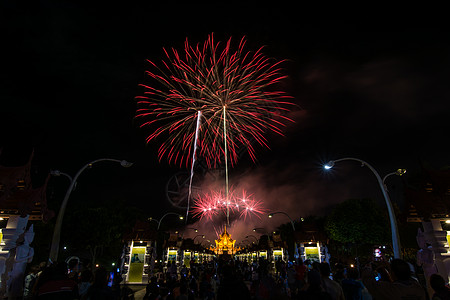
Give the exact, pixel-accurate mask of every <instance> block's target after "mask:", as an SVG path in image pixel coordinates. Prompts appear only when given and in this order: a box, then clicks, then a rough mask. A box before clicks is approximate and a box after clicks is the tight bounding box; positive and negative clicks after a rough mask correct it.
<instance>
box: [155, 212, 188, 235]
mask: <svg viewBox="0 0 450 300" xmlns="http://www.w3.org/2000/svg"><path fill="white" fill-rule="evenodd" d="M169 215H176V216H178V217H179V219H180V220H183V219H184V217H183V216H182V215H180V214H179V213H175V212H168V213H166V214H165V215H163V216H162V217H161V219H159V220H158V219H153V218H152V217H150V218H148V220H149V221H155V222H156V223H158V227H157V228H156V230H158V231H159V227H161V222H162V220H163V219H164V218H165V217H167V216H169Z"/></svg>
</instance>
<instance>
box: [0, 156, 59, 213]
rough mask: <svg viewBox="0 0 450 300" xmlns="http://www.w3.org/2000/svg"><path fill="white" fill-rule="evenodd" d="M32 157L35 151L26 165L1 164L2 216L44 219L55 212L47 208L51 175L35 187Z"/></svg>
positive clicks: (0, 198)
mask: <svg viewBox="0 0 450 300" xmlns="http://www.w3.org/2000/svg"><path fill="white" fill-rule="evenodd" d="M0 154H1V152H0ZM32 159H33V152H32V153H31V155H30V157H29V159H28V161H27V163H26V164H24V165H21V166H14V167H9V166H3V165H0V217H9V216H10V215H21V216H25V215H29V216H30V220H33V219H34V220H36V219H38V220H44V221H47V220H49V219H50V218H52V217H53V215H54V213H53V212H52V211H50V210H48V208H47V197H46V191H47V182H48V180H49V178H50V175H48V176H47V179H46V180H45V183H44V184H43V185H42V186H40V187H37V188H34V187H33V185H32V182H31V176H30V170H31V161H32Z"/></svg>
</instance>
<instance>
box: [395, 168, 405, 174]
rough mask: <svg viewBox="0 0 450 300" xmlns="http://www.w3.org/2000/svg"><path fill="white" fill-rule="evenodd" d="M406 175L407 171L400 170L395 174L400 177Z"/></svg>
mask: <svg viewBox="0 0 450 300" xmlns="http://www.w3.org/2000/svg"><path fill="white" fill-rule="evenodd" d="M405 173H406V169H398V170H397V171H396V172H395V174H396V175H398V176H402V175H404V174H405Z"/></svg>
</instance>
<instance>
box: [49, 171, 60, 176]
mask: <svg viewBox="0 0 450 300" xmlns="http://www.w3.org/2000/svg"><path fill="white" fill-rule="evenodd" d="M50 175H52V176H61V171H59V170H51V171H50Z"/></svg>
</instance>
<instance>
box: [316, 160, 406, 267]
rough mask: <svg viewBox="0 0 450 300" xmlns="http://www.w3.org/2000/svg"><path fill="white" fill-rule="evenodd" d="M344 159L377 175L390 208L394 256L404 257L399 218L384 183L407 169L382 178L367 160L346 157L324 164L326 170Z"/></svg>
mask: <svg viewBox="0 0 450 300" xmlns="http://www.w3.org/2000/svg"><path fill="white" fill-rule="evenodd" d="M344 160H353V161H357V162H360V163H361V164H362V166H366V167H368V168H369V170H370V171H372V173H373V174H374V175H375V177H376V179H377V181H378V185H379V186H380V189H381V192H382V193H383V197H384V201H385V202H386V206H387V209H388V214H389V221H390V224H391V233H392V248H393V250H394V258H402V253H401V246H400V238H399V235H398V228H397V220H396V218H395V213H394V208H393V206H392V202H391V199H390V198H389V194H388V191H387V187H386V185H385V184H384V181H385V180H386V178H387V177H388V176H391V175H399V176H401V175H403V174H404V173H405V172H406V170H405V169H398V170H397V171H396V172H392V173H389V174H387V175H386V176H384V178H383V179H381V176H380V174H378V172H377V171H376V170H375V169H374V168H373V167H372V166H371V165H369V164H368V163H367V162H365V161H363V160H361V159H359V158H354V157H345V158H340V159H336V160H332V161H330V162H328V163H327V164H326V165H324V168H325V169H326V170H329V169H331V168H333V167H334V165H335V163H337V162H340V161H344Z"/></svg>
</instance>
